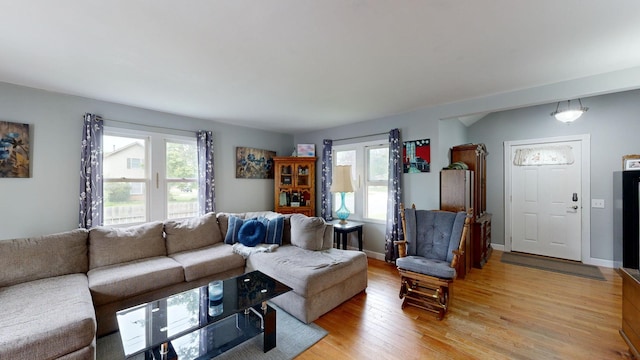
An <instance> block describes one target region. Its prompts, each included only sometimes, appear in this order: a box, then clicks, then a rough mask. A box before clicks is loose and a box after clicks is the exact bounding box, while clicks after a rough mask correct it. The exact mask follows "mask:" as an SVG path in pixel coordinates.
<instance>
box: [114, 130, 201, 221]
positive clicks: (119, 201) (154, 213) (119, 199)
mask: <svg viewBox="0 0 640 360" xmlns="http://www.w3.org/2000/svg"><path fill="white" fill-rule="evenodd" d="M103 149H104V151H103V175H104V178H103V196H104V202H103V214H104V225H117V224H134V223H142V222H146V221H153V220H164V219H175V218H186V217H191V216H196V215H197V214H198V177H197V174H198V156H197V147H196V139H195V138H188V137H180V136H174V135H167V134H159V133H147V132H138V131H133V130H122V129H105V135H104V137H103Z"/></svg>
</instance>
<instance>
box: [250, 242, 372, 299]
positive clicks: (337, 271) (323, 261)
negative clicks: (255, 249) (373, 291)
mask: <svg viewBox="0 0 640 360" xmlns="http://www.w3.org/2000/svg"><path fill="white" fill-rule="evenodd" d="M247 270H249V271H251V270H260V271H262V272H263V273H265V274H267V275H269V276H271V277H273V278H275V279H277V280H278V281H280V282H282V283H284V284H287V285H288V286H290V287H291V288H293V291H294V292H295V293H297V294H299V295H300V296H303V297H305V298H309V297H311V296H313V295H315V294H318V293H320V292H321V291H323V290H325V289H328V288H330V287H332V286H334V285H336V284H339V283H341V282H343V281H345V280H346V279H349V278H351V277H352V276H356V274H361V273H362V272H364V273H365V274H366V272H367V256H366V255H365V253H363V252H361V251H354V250H338V249H333V248H332V249H327V250H322V251H312V250H305V249H302V248H299V247H297V246H292V245H283V246H280V247H279V248H278V250H276V251H274V252H270V253H267V252H261V253H255V254H251V256H249V258H248V259H247Z"/></svg>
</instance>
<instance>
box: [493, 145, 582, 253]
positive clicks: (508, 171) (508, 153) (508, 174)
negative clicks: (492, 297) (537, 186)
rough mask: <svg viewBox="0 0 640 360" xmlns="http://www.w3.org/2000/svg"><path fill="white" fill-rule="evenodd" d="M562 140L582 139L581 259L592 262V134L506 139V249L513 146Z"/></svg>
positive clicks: (508, 248) (508, 245) (507, 247)
mask: <svg viewBox="0 0 640 360" xmlns="http://www.w3.org/2000/svg"><path fill="white" fill-rule="evenodd" d="M561 141H580V142H581V144H582V154H581V159H582V164H581V165H582V169H581V188H582V199H583V200H582V201H581V202H580V204H581V208H580V210H581V211H580V224H581V225H580V227H581V230H582V236H581V243H580V253H581V256H580V260H581V261H582V262H583V263H585V264H592V263H593V261H592V259H591V158H590V156H591V135H590V134H583V135H568V136H557V137H549V138H542V139H527V140H513V141H505V142H504V146H503V150H504V153H503V154H504V155H503V160H504V251H505V252H511V236H512V230H511V220H512V216H511V212H512V211H513V209H512V207H511V167H512V166H513V165H512V164H511V147H513V146H521V145H540V144H547V143H555V142H561Z"/></svg>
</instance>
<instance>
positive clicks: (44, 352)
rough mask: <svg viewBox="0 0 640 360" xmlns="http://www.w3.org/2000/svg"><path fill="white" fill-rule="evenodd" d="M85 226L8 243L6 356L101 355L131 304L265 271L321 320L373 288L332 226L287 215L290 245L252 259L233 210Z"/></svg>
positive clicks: (1, 325)
mask: <svg viewBox="0 0 640 360" xmlns="http://www.w3.org/2000/svg"><path fill="white" fill-rule="evenodd" d="M232 215H233V216H236V217H239V218H243V219H248V218H256V217H265V218H275V217H277V216H281V215H280V214H276V213H274V212H270V211H266V212H254V213H242V214H227V213H219V214H217V215H216V214H213V213H210V214H206V215H204V216H201V217H197V218H192V219H188V220H179V221H173V220H167V221H165V222H150V223H146V224H143V225H138V226H133V227H128V228H115V227H114V228H109V227H97V228H93V229H91V230H89V231H87V230H84V229H77V230H72V231H68V232H65V233H61V234H53V235H47V236H42V237H34V238H27V239H13V240H2V241H0V264H2V266H1V267H0V304H2V308H0V329H2V331H1V332H0V359H5V358H6V359H58V358H60V359H93V358H95V343H96V335H97V336H101V335H105V334H108V333H110V332H113V331H116V330H117V323H116V319H115V313H116V312H117V311H118V310H121V309H124V308H126V307H130V306H134V305H137V304H140V303H144V302H147V301H151V300H155V299H158V298H161V297H164V296H168V295H170V294H173V293H177V292H180V291H183V290H187V289H190V288H194V287H197V286H202V285H206V284H207V283H208V282H210V281H211V280H215V279H225V278H229V277H232V276H236V275H240V274H242V273H244V272H246V271H252V270H260V271H263V272H264V273H266V274H268V275H270V276H272V277H274V278H276V279H278V280H279V281H281V282H283V283H285V284H287V285H289V286H290V287H292V288H293V291H291V292H289V293H287V294H284V295H282V296H280V297H278V298H276V299H274V300H273V301H274V302H275V303H276V304H277V305H279V306H280V307H281V308H283V309H284V310H285V311H287V312H289V313H290V314H291V315H293V316H295V317H297V318H298V319H300V320H301V321H304V322H307V323H308V322H311V321H313V320H315V319H317V318H318V317H319V316H321V315H322V314H324V313H326V312H328V311H329V310H331V309H333V308H335V307H336V306H338V305H339V304H340V303H342V302H344V301H345V300H347V299H349V298H350V297H352V296H353V295H355V294H357V293H359V292H361V291H363V290H364V289H365V288H366V286H367V259H366V256H365V255H364V253H362V252H359V251H350V250H338V249H333V248H332V244H333V231H332V228H331V225H329V224H324V223H321V222H320V221H321V220H318V218H307V217H305V216H303V215H284V217H285V220H284V224H285V226H284V232H283V237H282V238H283V241H282V245H281V246H279V247H278V248H277V249H276V250H275V251H272V252H259V253H252V254H250V255H248V256H247V254H244V256H246V257H247V258H246V259H245V258H244V257H243V256H241V255H239V254H238V253H235V252H234V251H233V249H234V246H232V245H230V244H226V243H225V242H224V238H225V235H226V233H227V231H228V220H229V217H230V216H232Z"/></svg>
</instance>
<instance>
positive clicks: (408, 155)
mask: <svg viewBox="0 0 640 360" xmlns="http://www.w3.org/2000/svg"><path fill="white" fill-rule="evenodd" d="M402 145H403V146H402V159H403V160H402V165H403V166H402V171H403V172H404V173H405V174H407V173H423V172H429V171H430V168H431V140H430V139H422V140H413V141H405V142H403V143H402Z"/></svg>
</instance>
